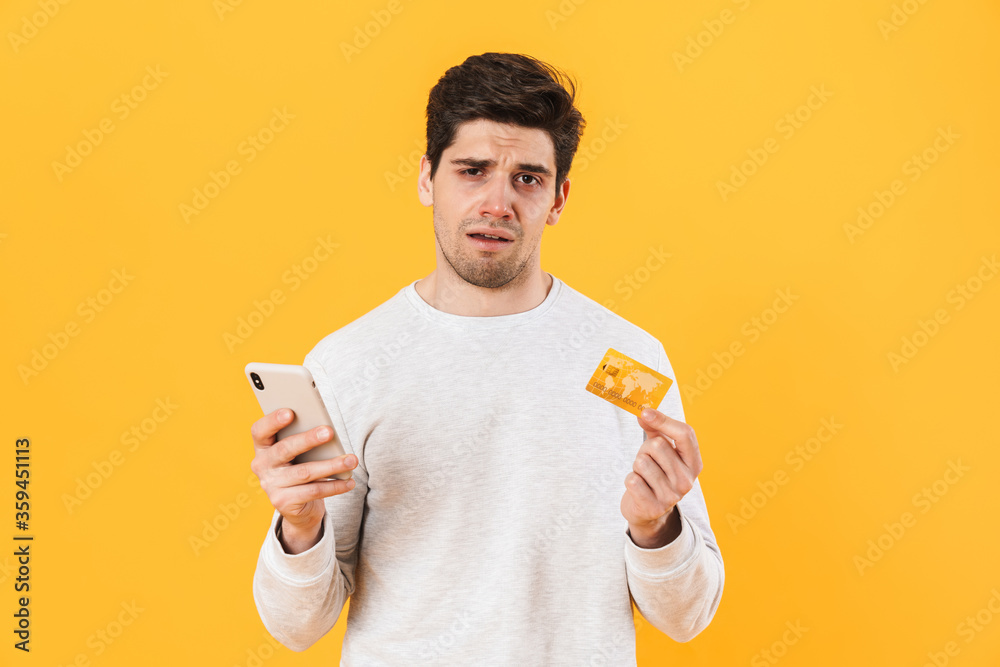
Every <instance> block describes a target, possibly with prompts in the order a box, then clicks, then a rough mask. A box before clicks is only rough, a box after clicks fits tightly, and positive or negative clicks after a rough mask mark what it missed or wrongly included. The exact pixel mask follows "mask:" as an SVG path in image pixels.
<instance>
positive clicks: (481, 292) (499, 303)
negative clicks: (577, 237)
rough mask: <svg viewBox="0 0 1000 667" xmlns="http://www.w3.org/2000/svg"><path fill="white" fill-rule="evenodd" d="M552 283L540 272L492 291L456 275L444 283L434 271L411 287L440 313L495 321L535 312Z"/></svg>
mask: <svg viewBox="0 0 1000 667" xmlns="http://www.w3.org/2000/svg"><path fill="white" fill-rule="evenodd" d="M515 281H517V279H516V278H515ZM552 283H553V279H552V276H551V275H549V274H548V273H547V272H545V271H542V270H541V269H539V270H538V271H536V272H532V273H531V274H530V275H528V276H526V277H525V278H524V279H523V280H521V281H519V282H518V283H517V284H516V285H513V286H511V285H510V284H508V285H505V286H504V287H502V288H492V289H491V288H487V287H478V286H476V285H472V284H471V283H468V282H466V281H465V280H463V279H462V278H460V277H459V276H457V275H453V276H451V279H450V280H443V279H442V276H441V275H440V274H439V272H438V270H437V269H435V270H434V271H431V272H430V274H428V275H427V276H426V277H425V278H422V279H421V280H419V281H417V284H416V285H415V286H414V287H415V288H416V290H417V294H419V295H420V298H421V299H423V300H424V301H426V302H427V303H428V304H429V305H430V306H431V307H433V308H436V309H437V310H440V311H442V312H445V313H451V314H452V315H465V316H468V317H496V316H498V315H513V314H514V313H523V312H525V311H527V310H531V309H532V308H535V307H536V306H538V305H539V304H540V303H541V302H542V301H544V300H545V298H546V297H547V296H548V295H549V290H551V289H552Z"/></svg>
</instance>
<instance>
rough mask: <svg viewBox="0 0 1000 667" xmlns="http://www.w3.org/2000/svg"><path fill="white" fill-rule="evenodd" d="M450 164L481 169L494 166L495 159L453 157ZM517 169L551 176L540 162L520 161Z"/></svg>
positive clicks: (495, 164)
mask: <svg viewBox="0 0 1000 667" xmlns="http://www.w3.org/2000/svg"><path fill="white" fill-rule="evenodd" d="M451 163H452V164H460V165H464V166H466V167H472V168H474V169H483V168H485V167H495V166H497V161H496V160H488V159H476V158H471V157H463V158H455V159H454V160H452V161H451ZM517 168H518V170H519V171H530V172H532V173H535V174H542V175H544V176H551V175H552V172H551V171H549V168H548V167H546V166H545V165H542V164H531V163H530V162H522V163H520V164H518V165H517Z"/></svg>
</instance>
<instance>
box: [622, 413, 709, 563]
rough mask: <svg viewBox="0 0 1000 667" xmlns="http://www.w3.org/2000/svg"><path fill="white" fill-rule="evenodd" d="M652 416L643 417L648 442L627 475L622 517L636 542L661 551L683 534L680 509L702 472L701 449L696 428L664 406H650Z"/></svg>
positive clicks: (640, 424)
mask: <svg viewBox="0 0 1000 667" xmlns="http://www.w3.org/2000/svg"><path fill="white" fill-rule="evenodd" d="M647 410H648V411H649V412H651V413H652V418H651V419H643V418H642V417H640V418H639V426H640V427H642V430H643V431H645V432H646V436H647V437H646V440H645V441H644V442H643V443H642V445H641V446H640V447H639V453H638V454H637V455H636V457H635V462H634V463H633V464H632V472H630V473H629V474H628V475H626V476H625V495H624V496H622V503H621V510H622V516H624V517H625V519H626V520H627V521H628V526H629V534H630V535H631V536H632V541H633V542H635V544H636V546H639V547H641V548H643V549H658V548H660V547H662V546H665V545H667V544H669V543H670V542H673V540H674V539H675V538H676V537H677V536H678V535H679V534H680V532H681V523H680V515H679V514H678V512H677V510H676V509H675V507H676V505H677V503H678V502H680V499H681V498H683V497H684V495H685V494H687V492H688V491H690V490H691V488H692V487H693V486H694V481H695V479H696V478H697V477H698V473H700V472H701V468H702V465H701V453H700V452H699V451H698V440H697V438H695V435H694V429H693V428H691V427H690V426H688V425H687V424H686V423H685V422H682V421H678V420H676V419H673V418H671V417H668V416H667V415H665V414H663V413H662V412H660V411H658V410H653V409H651V408H647Z"/></svg>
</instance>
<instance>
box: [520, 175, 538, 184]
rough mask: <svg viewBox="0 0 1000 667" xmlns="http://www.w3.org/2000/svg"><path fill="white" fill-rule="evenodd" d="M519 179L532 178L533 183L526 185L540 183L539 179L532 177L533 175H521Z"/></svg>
mask: <svg viewBox="0 0 1000 667" xmlns="http://www.w3.org/2000/svg"><path fill="white" fill-rule="evenodd" d="M518 178H530V179H531V181H532V182H531V183H525V185H535V184H536V183H538V179H537V178H535V177H534V176H532V175H531V174H521V175H520V176H518ZM522 182H523V181H522Z"/></svg>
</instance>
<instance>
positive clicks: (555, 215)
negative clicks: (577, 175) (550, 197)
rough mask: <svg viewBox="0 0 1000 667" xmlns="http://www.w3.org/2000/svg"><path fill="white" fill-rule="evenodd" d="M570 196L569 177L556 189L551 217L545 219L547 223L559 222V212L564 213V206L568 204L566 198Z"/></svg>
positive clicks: (550, 212) (550, 211)
mask: <svg viewBox="0 0 1000 667" xmlns="http://www.w3.org/2000/svg"><path fill="white" fill-rule="evenodd" d="M568 198H569V179H568V178H567V179H566V180H565V181H563V182H562V185H560V186H559V188H558V189H557V190H556V199H555V201H554V202H552V209H551V210H549V217H548V218H546V219H545V224H547V225H554V224H556V223H557V222H559V214H560V213H562V210H563V207H564V206H566V199H568Z"/></svg>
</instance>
